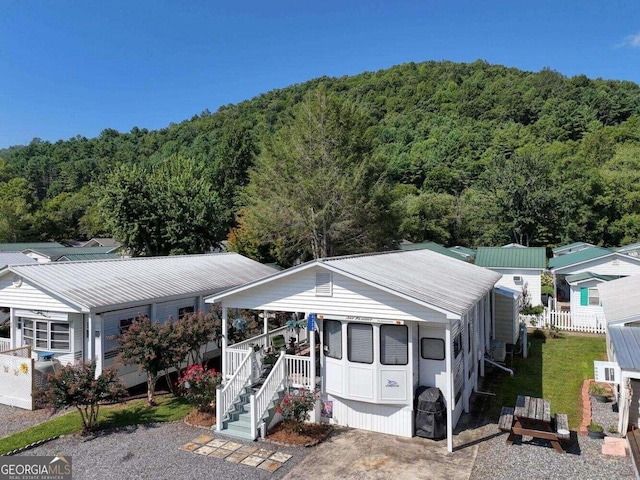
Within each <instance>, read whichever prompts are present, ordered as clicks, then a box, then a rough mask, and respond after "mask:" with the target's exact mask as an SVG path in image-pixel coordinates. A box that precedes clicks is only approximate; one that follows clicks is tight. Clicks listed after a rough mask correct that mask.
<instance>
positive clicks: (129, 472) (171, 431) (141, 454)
mask: <svg viewBox="0 0 640 480" xmlns="http://www.w3.org/2000/svg"><path fill="white" fill-rule="evenodd" d="M203 433H207V434H209V435H211V436H213V437H216V438H225V437H221V436H217V435H215V434H212V433H211V431H210V430H203V429H199V428H196V427H190V426H188V425H186V424H184V423H182V422H173V423H162V424H154V425H149V426H138V427H132V428H127V429H121V430H118V431H117V432H115V431H111V432H102V433H99V434H98V435H96V436H94V437H88V438H86V437H82V436H80V435H72V436H68V437H64V438H60V439H58V440H54V441H52V442H49V443H46V444H44V445H41V446H39V447H36V448H33V449H31V450H27V451H25V452H23V453H22V454H21V455H64V456H71V458H72V465H73V478H81V479H83V480H92V479H96V480H110V479H113V480H127V479H136V480H137V479H153V480H162V479H167V480H176V479H179V480H180V479H189V480H191V479H205V478H219V479H224V480H233V479H238V480H244V479H246V478H252V479H278V478H282V477H284V476H285V475H286V474H287V473H288V472H289V471H290V470H291V469H292V468H293V467H295V466H296V465H297V464H298V463H299V462H300V461H301V460H302V459H303V458H304V457H305V456H306V455H307V454H308V452H309V449H305V448H289V447H282V446H278V445H273V444H271V443H266V442H265V443H260V444H259V446H264V447H265V448H268V449H270V450H276V451H280V452H284V453H288V454H291V455H293V456H292V457H291V458H290V459H289V460H288V461H287V462H285V463H284V464H283V466H282V467H281V468H280V469H278V470H277V471H276V472H275V473H268V472H266V471H264V470H260V469H257V468H253V467H249V466H246V465H239V464H233V463H230V462H227V461H225V460H220V459H217V458H213V457H205V456H202V455H197V454H195V453H192V452H186V451H183V450H180V447H181V446H182V445H184V444H186V443H188V442H190V441H192V440H193V439H194V438H196V437H197V436H199V435H201V434H203ZM225 439H226V438H225ZM234 441H236V440H234ZM239 443H242V442H239ZM254 445H255V442H254Z"/></svg>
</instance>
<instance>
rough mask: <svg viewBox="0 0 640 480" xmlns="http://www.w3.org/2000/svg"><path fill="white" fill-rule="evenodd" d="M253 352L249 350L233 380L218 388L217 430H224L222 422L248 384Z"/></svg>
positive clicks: (232, 377)
mask: <svg viewBox="0 0 640 480" xmlns="http://www.w3.org/2000/svg"><path fill="white" fill-rule="evenodd" d="M253 354H254V352H253V350H247V354H246V356H245V357H244V360H242V362H241V363H240V366H239V367H238V369H237V370H236V371H235V373H234V374H233V375H232V376H231V378H230V379H229V380H228V381H227V382H225V383H224V384H223V385H220V386H218V388H217V392H216V429H217V430H218V431H220V430H222V420H223V418H224V417H225V416H226V415H227V413H229V410H231V406H232V405H233V402H234V401H235V399H236V398H237V397H238V395H239V394H240V392H241V391H242V389H243V388H244V386H245V385H246V384H247V381H248V380H249V378H251V373H252V370H253V364H252V361H251V357H252V356H253Z"/></svg>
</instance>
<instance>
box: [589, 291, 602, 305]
mask: <svg viewBox="0 0 640 480" xmlns="http://www.w3.org/2000/svg"><path fill="white" fill-rule="evenodd" d="M589 305H596V306H598V305H600V293H599V292H598V289H597V288H590V289H589Z"/></svg>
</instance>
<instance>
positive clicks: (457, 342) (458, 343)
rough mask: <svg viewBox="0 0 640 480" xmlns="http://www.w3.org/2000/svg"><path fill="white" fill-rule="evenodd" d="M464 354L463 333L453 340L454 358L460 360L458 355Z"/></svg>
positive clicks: (459, 333)
mask: <svg viewBox="0 0 640 480" xmlns="http://www.w3.org/2000/svg"><path fill="white" fill-rule="evenodd" d="M461 353H462V332H458V334H457V335H456V336H455V337H454V339H453V358H458V355H460V354H461Z"/></svg>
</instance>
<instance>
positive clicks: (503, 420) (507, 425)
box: [498, 407, 513, 432]
mask: <svg viewBox="0 0 640 480" xmlns="http://www.w3.org/2000/svg"><path fill="white" fill-rule="evenodd" d="M511 427H513V408H511V407H502V410H500V420H498V428H499V429H500V430H501V431H503V432H511Z"/></svg>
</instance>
